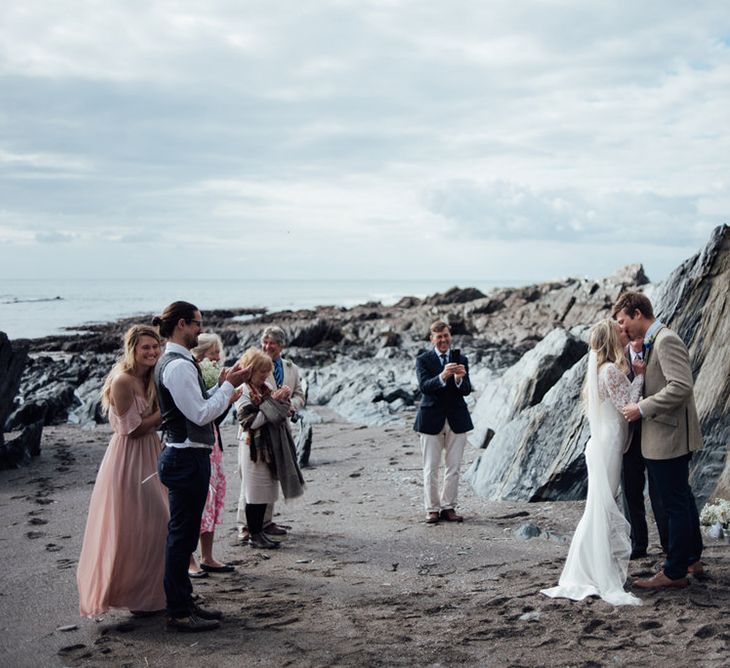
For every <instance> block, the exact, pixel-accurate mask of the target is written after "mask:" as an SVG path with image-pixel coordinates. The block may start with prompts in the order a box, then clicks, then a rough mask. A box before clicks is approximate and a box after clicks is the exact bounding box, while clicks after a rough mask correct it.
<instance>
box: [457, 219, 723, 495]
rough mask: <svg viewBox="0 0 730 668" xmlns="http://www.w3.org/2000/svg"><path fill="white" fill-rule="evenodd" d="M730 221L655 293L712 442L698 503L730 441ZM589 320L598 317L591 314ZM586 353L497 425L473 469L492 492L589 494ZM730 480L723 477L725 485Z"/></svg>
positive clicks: (701, 465)
mask: <svg viewBox="0 0 730 668" xmlns="http://www.w3.org/2000/svg"><path fill="white" fill-rule="evenodd" d="M728 286H730V227H728V226H727V225H723V226H721V227H718V228H717V229H716V230H715V231H714V232H713V235H712V237H711V239H710V241H709V243H708V244H707V246H706V247H705V248H704V249H703V250H702V252H700V253H698V254H697V255H695V256H694V257H692V258H690V259H689V260H687V261H686V262H684V263H683V264H682V265H681V266H680V267H678V268H677V269H676V270H675V271H674V272H673V273H672V274H671V275H670V276H669V277H668V278H667V280H666V281H665V282H664V283H663V284H662V285H661V286H660V287H659V288H658V289H657V290H655V292H654V294H653V295H652V299H653V302H654V305H655V312H656V313H657V315H658V317H659V318H660V319H661V320H662V321H663V322H664V323H666V324H667V325H668V326H670V327H672V328H673V329H674V330H675V331H677V332H678V333H679V335H680V336H681V337H682V338H683V340H684V341H685V342H686V343H687V345H688V348H689V353H690V358H691V363H692V369H693V372H694V375H695V398H696V401H697V407H698V412H699V414H700V421H701V425H702V433H703V437H704V443H705V448H704V450H702V451H701V452H700V453H698V454H697V455H696V456H695V457H694V458H693V462H692V482H693V487H694V489H695V495H696V497H697V499H698V503H704V501H705V500H706V499H707V497H708V496H710V495H711V494H712V493H713V490H714V492H715V494H716V495H718V491H717V490H716V489H715V487H716V485H718V480H720V481H725V480H730V474H728V473H725V474H724V476H722V475H721V473H722V472H723V469H724V468H725V467H726V466H727V464H726V453H727V446H728V442H730V416H729V411H728V408H729V407H730V349H729V348H728V347H727V345H726V343H725V342H726V341H727V340H728V337H729V336H730V331H729V330H730V307H729V299H728ZM587 322H593V320H589V321H587ZM584 374H585V360H581V361H580V362H579V363H577V364H576V365H575V366H574V367H573V368H571V369H570V370H569V371H567V372H566V373H565V374H564V376H563V377H562V378H561V379H560V381H559V382H558V383H556V384H555V385H554V386H553V387H552V389H551V390H550V391H549V392H548V393H547V394H546V395H545V397H544V399H543V400H542V402H540V403H539V404H538V405H536V406H534V407H531V408H527V409H525V410H523V411H522V412H521V413H520V414H519V415H518V416H517V417H516V418H515V419H514V420H512V421H511V422H509V423H508V424H506V425H505V426H503V427H502V429H500V430H497V432H496V435H495V437H494V439H493V440H492V442H491V443H490V445H489V447H488V448H487V450H486V451H485V452H484V453H483V454H482V455H481V457H480V458H479V459H478V460H477V461H476V462H475V463H474V465H473V466H472V468H471V469H470V470H469V471H468V473H467V477H468V478H469V480H470V481H471V483H472V485H473V486H474V489H475V490H476V491H477V492H478V493H479V494H481V495H483V496H486V497H488V498H493V499H499V498H505V499H526V500H531V501H547V500H555V499H578V498H581V497H582V496H583V495H584V493H585V465H584V463H583V450H584V449H585V444H586V442H587V440H588V429H587V423H586V421H585V419H584V417H583V415H582V410H581V405H580V400H579V392H580V387H581V386H582V383H583V376H584ZM723 484H725V485H727V483H726V482H720V485H723Z"/></svg>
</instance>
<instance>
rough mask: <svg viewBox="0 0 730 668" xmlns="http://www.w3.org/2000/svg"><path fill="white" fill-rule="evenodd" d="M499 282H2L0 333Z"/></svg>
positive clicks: (390, 296) (382, 297)
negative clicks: (169, 309) (179, 304)
mask: <svg viewBox="0 0 730 668" xmlns="http://www.w3.org/2000/svg"><path fill="white" fill-rule="evenodd" d="M520 284H521V283H520V282H519V281H494V280H463V279H461V280H459V279H448V280H447V279H439V280H384V279H374V280H340V279H337V280H315V279H306V280H285V279H265V280H250V279H247V280H241V279H237V280H223V279H195V280H177V279H174V280H173V279H163V280H159V279H155V280H152V279H145V278H129V279H124V280H112V279H87V280H83V279H57V280H50V279H7V280H2V279H0V331H3V332H5V333H6V334H7V335H8V337H9V338H10V339H18V338H37V337H41V336H48V335H52V334H64V333H72V332H73V331H74V327H79V326H80V325H83V324H87V323H95V322H96V323H98V322H110V321H114V320H117V319H119V318H125V317H131V316H135V315H139V316H145V320H146V317H147V316H149V315H150V314H155V313H159V312H160V311H161V310H162V309H163V308H164V307H165V305H167V304H169V303H170V302H173V301H176V300H179V299H183V300H185V301H189V302H192V303H193V304H195V305H196V306H197V307H198V308H200V310H201V311H202V312H203V317H205V310H206V309H225V308H250V307H257V308H265V309H267V310H268V311H279V310H283V309H298V308H313V307H315V306H322V305H334V306H344V307H352V306H356V305H358V304H364V303H366V302H371V301H375V302H380V303H382V304H383V305H385V306H389V305H392V304H395V303H396V302H397V301H398V300H399V299H401V298H402V297H404V296H414V297H419V298H423V297H426V296H428V295H432V294H435V293H437V292H444V291H446V290H448V289H449V288H452V287H454V286H458V287H461V288H465V287H475V288H478V289H479V290H481V291H482V292H485V293H486V292H488V291H489V290H491V289H493V288H495V287H502V286H505V287H506V286H515V285H520Z"/></svg>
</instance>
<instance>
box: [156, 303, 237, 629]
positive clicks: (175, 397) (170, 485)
mask: <svg viewBox="0 0 730 668" xmlns="http://www.w3.org/2000/svg"><path fill="white" fill-rule="evenodd" d="M152 324H153V325H156V326H158V327H159V330H160V335H161V336H163V337H164V338H166V339H167V345H166V346H165V353H164V355H162V357H161V358H160V360H159V361H158V362H157V366H156V367H155V384H156V386H157V397H158V400H159V402H160V411H161V413H162V425H161V429H162V431H163V434H164V440H165V446H166V447H165V449H164V450H163V451H162V453H161V454H160V459H159V462H158V467H157V470H158V473H159V476H160V481H161V482H162V484H163V485H165V487H167V489H168V496H169V503H170V523H169V525H168V534H167V544H166V548H165V578H164V585H165V597H166V599H167V605H166V607H167V626H168V628H169V629H176V630H178V631H185V632H197V631H209V630H211V629H215V628H218V626H219V625H220V624H219V621H218V620H219V619H221V618H222V616H223V615H222V613H221V612H220V611H219V610H210V609H205V608H202V607H200V606H199V605H197V604H196V603H195V602H194V601H193V596H192V594H193V587H192V585H191V583H190V578H189V576H188V562H189V559H190V555H191V554H192V552H193V550H195V546H196V545H197V542H198V533H199V531H200V520H201V517H202V515H203V509H204V507H205V501H206V498H207V496H208V483H209V480H210V449H211V447H212V446H213V443H214V442H215V437H214V433H213V421H214V420H215V419H216V418H217V417H218V416H219V415H221V414H222V413H224V412H225V411H226V409H227V408H228V406H229V405H230V403H231V400H232V398H233V397H234V392H235V388H236V387H237V386H239V385H241V384H242V383H244V382H246V381H247V380H248V379H249V378H250V376H251V370H250V369H248V368H246V369H242V368H241V367H240V365H238V364H236V365H234V366H233V367H231V368H230V369H224V370H223V372H221V376H220V378H219V381H218V385H216V386H215V387H213V388H212V389H211V390H209V391H208V390H206V389H205V383H204V382H203V377H202V374H201V371H200V367H199V366H198V365H197V363H196V362H195V360H194V359H193V356H192V353H191V352H190V351H191V350H192V349H193V348H195V346H197V345H198V335H199V334H200V333H201V331H202V329H203V316H202V315H201V313H200V311H199V310H198V308H197V307H196V306H194V305H193V304H190V303H188V302H183V301H179V302H173V303H172V304H170V305H169V306H167V307H166V308H165V310H164V311H163V312H162V314H161V315H159V316H156V317H155V318H154V319H153V321H152Z"/></svg>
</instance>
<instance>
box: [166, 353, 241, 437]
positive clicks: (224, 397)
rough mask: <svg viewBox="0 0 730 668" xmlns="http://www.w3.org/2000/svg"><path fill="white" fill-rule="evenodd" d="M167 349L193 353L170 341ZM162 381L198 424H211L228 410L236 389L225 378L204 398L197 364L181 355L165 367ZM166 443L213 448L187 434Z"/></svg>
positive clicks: (194, 422) (183, 412)
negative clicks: (190, 437)
mask: <svg viewBox="0 0 730 668" xmlns="http://www.w3.org/2000/svg"><path fill="white" fill-rule="evenodd" d="M165 352H171V353H178V354H179V355H183V356H184V357H187V358H188V359H190V360H192V359H193V355H192V353H191V352H190V351H189V350H188V349H187V348H184V347H183V346H181V345H179V344H177V343H172V342H170V341H168V342H167V345H166V346H165ZM162 384H163V385H164V386H165V387H166V388H167V389H168V390H169V392H170V394H171V395H172V399H173V401H174V402H175V405H176V406H177V407H178V408H179V409H180V412H181V413H182V414H183V415H184V416H185V417H186V418H187V419H188V420H190V422H192V423H193V424H196V425H198V426H199V427H202V426H204V425H206V424H210V423H211V422H213V420H215V419H216V418H217V417H218V416H219V415H222V414H223V413H224V412H225V410H226V408H228V404H229V403H230V400H231V396H233V392H234V389H235V388H234V387H233V385H231V384H230V383H229V382H228V381H225V382H224V383H223V385H221V386H218V385H214V386H213V387H212V388H211V389H210V390H208V398H207V399H206V398H204V397H203V396H202V394H201V392H200V383H199V382H198V370H197V368H196V366H195V364H190V362H187V361H186V360H181V359H174V360H172V361H171V362H170V363H169V364H168V365H167V366H166V367H165V370H164V371H163V373H162ZM166 445H167V446H168V447H170V448H207V449H210V446H209V445H206V444H205V443H195V442H193V441H191V440H190V439H189V438H186V439H185V441H184V442H183V443H166Z"/></svg>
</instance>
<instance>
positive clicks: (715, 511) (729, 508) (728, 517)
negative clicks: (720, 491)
mask: <svg viewBox="0 0 730 668" xmlns="http://www.w3.org/2000/svg"><path fill="white" fill-rule="evenodd" d="M700 524H703V525H705V526H708V527H710V528H709V529H708V530H707V535H708V536H709V537H710V538H722V537H723V534H724V533H725V532H726V531H727V530H728V525H730V501H728V500H727V499H716V500H715V501H714V502H713V503H706V504H705V507H704V508H703V509H702V512H701V513H700Z"/></svg>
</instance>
